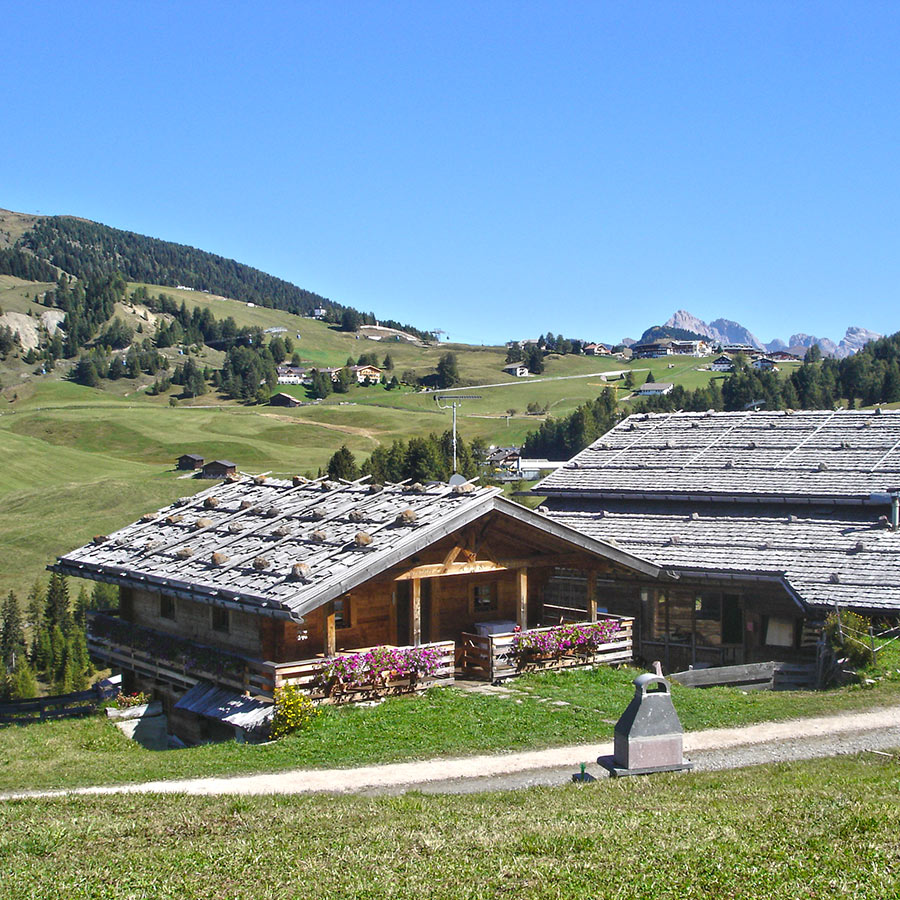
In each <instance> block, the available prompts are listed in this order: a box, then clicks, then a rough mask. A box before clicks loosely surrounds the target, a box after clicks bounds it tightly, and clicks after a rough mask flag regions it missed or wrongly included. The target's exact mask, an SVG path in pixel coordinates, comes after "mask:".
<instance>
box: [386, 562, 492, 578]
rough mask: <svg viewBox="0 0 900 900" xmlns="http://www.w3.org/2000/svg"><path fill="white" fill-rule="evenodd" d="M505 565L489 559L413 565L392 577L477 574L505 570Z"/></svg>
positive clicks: (436, 576)
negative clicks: (446, 563) (413, 566)
mask: <svg viewBox="0 0 900 900" xmlns="http://www.w3.org/2000/svg"><path fill="white" fill-rule="evenodd" d="M506 568H507V567H506V566H501V565H498V564H497V563H495V562H492V561H491V560H488V559H485V560H476V561H475V562H469V563H451V564H450V565H449V566H447V567H445V566H444V565H443V564H441V563H437V564H436V565H427V566H415V568H412V569H408V570H407V571H406V572H402V573H401V574H399V575H397V576H396V577H395V578H394V581H415V580H416V579H419V578H440V577H441V576H442V575H478V574H480V573H482V572H505V571H506Z"/></svg>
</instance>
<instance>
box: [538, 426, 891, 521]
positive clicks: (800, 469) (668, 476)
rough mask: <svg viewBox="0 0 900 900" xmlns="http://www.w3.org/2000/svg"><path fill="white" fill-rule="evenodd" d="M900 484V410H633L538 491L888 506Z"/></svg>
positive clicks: (657, 497) (544, 483)
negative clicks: (688, 411) (894, 490)
mask: <svg viewBox="0 0 900 900" xmlns="http://www.w3.org/2000/svg"><path fill="white" fill-rule="evenodd" d="M897 487H900V410H891V411H885V412H877V411H848V410H839V411H836V412H830V411H828V412H820V411H814V412H807V411H804V412H794V413H790V412H731V413H714V412H709V413H663V414H637V415H633V416H629V417H628V418H627V419H625V420H624V421H623V422H621V423H620V424H619V425H617V426H616V427H615V428H613V429H612V430H611V431H609V432H607V433H606V434H605V435H604V436H603V437H602V438H600V439H599V440H597V441H595V442H594V443H593V444H591V446H590V447H588V448H587V449H586V450H583V451H582V452H581V453H579V454H578V455H577V456H575V457H574V458H573V459H571V460H570V461H569V462H568V463H567V464H566V465H565V466H564V467H563V468H561V469H558V470H557V471H556V472H554V473H553V474H552V475H549V476H548V477H547V478H545V479H544V480H543V481H541V482H540V483H539V484H538V485H536V486H535V488H534V489H533V492H534V493H536V494H542V495H545V496H551V497H553V496H558V497H565V496H582V497H592V498H598V499H603V498H615V497H631V498H642V497H646V498H648V499H651V498H655V499H658V500H664V499H667V498H670V499H679V498H685V497H688V498H692V499H696V500H704V499H705V500H717V499H718V500H735V499H752V500H778V501H790V502H804V503H805V502H846V503H863V504H877V505H883V504H886V503H888V502H889V498H888V496H887V494H886V492H887V491H889V490H892V489H895V488H897Z"/></svg>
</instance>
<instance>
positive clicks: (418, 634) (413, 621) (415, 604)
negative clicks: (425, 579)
mask: <svg viewBox="0 0 900 900" xmlns="http://www.w3.org/2000/svg"><path fill="white" fill-rule="evenodd" d="M409 619H410V630H411V632H412V634H411V635H410V643H411V644H412V645H413V646H414V647H418V646H419V644H421V643H422V581H421V579H419V578H413V580H412V611H411V613H410V617H409Z"/></svg>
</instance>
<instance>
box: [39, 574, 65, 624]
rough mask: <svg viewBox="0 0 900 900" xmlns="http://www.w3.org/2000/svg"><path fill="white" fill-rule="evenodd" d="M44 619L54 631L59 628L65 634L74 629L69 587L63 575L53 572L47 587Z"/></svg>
mask: <svg viewBox="0 0 900 900" xmlns="http://www.w3.org/2000/svg"><path fill="white" fill-rule="evenodd" d="M44 617H45V619H46V620H47V624H48V625H49V626H50V628H51V629H52V628H53V627H54V626H59V628H60V630H61V631H62V633H63V634H68V632H69V631H70V630H71V628H72V611H71V609H70V607H69V586H68V584H67V583H66V579H65V577H64V576H62V575H58V574H57V573H56V572H53V573H52V574H51V575H50V583H49V585H48V586H47V601H46V604H45V606H44Z"/></svg>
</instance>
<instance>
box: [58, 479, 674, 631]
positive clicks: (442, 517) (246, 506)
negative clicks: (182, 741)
mask: <svg viewBox="0 0 900 900" xmlns="http://www.w3.org/2000/svg"><path fill="white" fill-rule="evenodd" d="M499 494H500V491H499V489H498V488H477V487H474V486H472V485H462V486H459V487H456V488H453V487H450V486H448V485H446V484H429V485H427V486H422V485H413V486H409V485H386V486H380V485H377V486H376V485H366V484H364V483H361V482H354V483H352V484H351V483H346V482H343V483H335V482H328V481H323V480H318V481H313V482H310V481H306V480H305V479H295V483H292V482H289V481H280V480H274V479H272V480H267V479H262V480H260V479H258V478H257V479H251V478H243V479H239V480H237V481H234V482H231V483H226V484H221V485H217V486H215V487H211V488H209V489H207V490H205V491H201V492H199V493H198V494H195V495H194V496H193V497H185V498H182V499H181V500H179V501H176V502H175V503H174V504H173V505H172V506H170V507H167V508H165V509H162V510H160V511H159V512H158V513H154V514H152V515H149V516H145V517H143V518H142V519H141V521H138V522H135V523H134V524H132V525H128V526H126V527H125V528H123V529H121V530H120V531H117V532H115V533H114V534H111V535H109V536H108V537H104V538H102V539H95V542H94V543H92V544H88V545H86V546H84V547H81V548H79V549H78V550H73V551H72V552H71V553H67V554H66V555H65V556H63V557H60V559H59V562H58V563H57V565H56V566H54V567H53V568H54V569H55V570H56V571H59V572H62V573H63V574H66V575H73V576H76V577H80V578H91V579H94V580H99V581H108V582H114V583H118V584H123V585H128V586H132V587H139V588H145V589H148V590H157V591H164V592H166V593H170V594H176V595H179V596H187V597H190V598H191V599H195V600H201V601H204V602H209V603H218V604H224V605H237V606H239V607H242V608H244V609H247V610H249V611H252V612H258V613H261V614H268V615H273V616H277V617H281V618H293V619H302V617H303V615H304V614H305V613H307V612H309V611H310V610H313V609H316V608H317V607H319V606H321V605H322V604H323V603H326V602H327V601H328V600H331V599H333V598H335V597H338V596H340V595H341V594H343V593H346V592H347V591H349V590H351V589H352V588H354V587H356V586H357V585H359V584H362V583H363V582H365V581H368V580H369V579H370V578H373V577H375V576H376V575H378V574H379V573H381V572H384V571H386V570H387V569H389V568H391V567H392V566H394V565H397V564H398V563H400V562H402V561H403V560H405V559H406V558H407V557H409V556H411V555H413V554H415V553H418V552H419V551H421V550H423V549H424V548H426V547H428V546H430V545H431V544H433V543H434V542H435V541H438V540H440V539H441V538H442V537H445V536H446V535H448V534H451V533H452V532H454V531H456V530H458V529H460V528H462V527H464V526H465V525H466V524H468V523H469V522H472V521H474V520H476V519H479V518H481V517H482V516H484V515H486V514H488V513H500V514H501V515H503V516H506V517H508V518H510V519H515V520H517V521H518V522H521V523H524V524H526V525H529V526H531V527H533V528H535V529H537V531H538V533H539V534H543V535H544V536H545V537H546V536H551V537H555V538H558V539H561V540H563V541H566V542H567V543H568V544H570V545H572V546H574V547H577V548H580V549H582V550H585V551H587V552H589V553H592V554H594V555H596V556H598V557H603V558H605V559H609V560H611V561H613V562H617V563H619V564H621V565H624V566H627V567H628V568H630V569H632V570H635V571H639V572H641V573H643V574H647V575H650V576H651V577H656V576H657V575H659V569H658V567H657V566H655V565H653V564H652V563H647V562H646V561H644V560H641V559H637V558H635V557H632V556H631V555H630V554H628V553H624V552H623V551H621V550H618V549H616V548H614V547H612V546H610V545H607V544H604V543H602V542H599V541H597V540H595V539H594V538H591V537H589V536H585V535H582V534H579V533H577V532H574V531H571V530H570V529H568V528H566V527H565V526H563V525H560V524H559V523H558V522H554V521H553V520H552V519H550V518H548V517H547V516H544V515H542V514H540V513H537V512H534V511H533V510H529V509H526V508H525V507H523V506H520V505H518V504H516V503H512V502H511V501H508V500H505V499H503V498H502V497H501V496H499ZM360 535H364V536H365V537H361V536H360Z"/></svg>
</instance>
